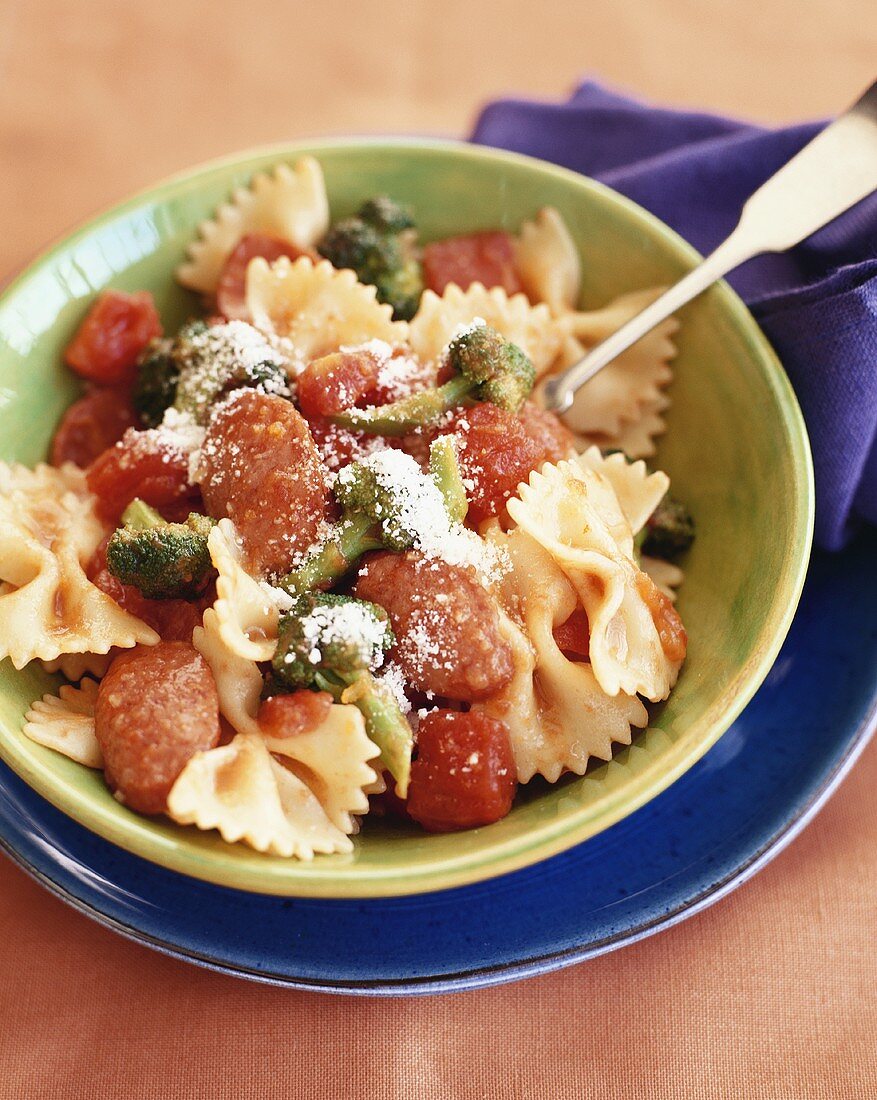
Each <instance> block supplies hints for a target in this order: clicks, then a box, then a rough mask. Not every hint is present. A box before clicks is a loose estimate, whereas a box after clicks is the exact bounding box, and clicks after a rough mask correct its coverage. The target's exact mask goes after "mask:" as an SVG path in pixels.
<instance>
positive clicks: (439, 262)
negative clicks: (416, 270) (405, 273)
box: [423, 231, 524, 294]
mask: <svg viewBox="0 0 877 1100" xmlns="http://www.w3.org/2000/svg"><path fill="white" fill-rule="evenodd" d="M423 279H424V282H425V283H426V285H427V287H429V289H430V290H434V291H435V293H436V294H441V293H442V292H443V291H444V289H445V287H446V286H447V285H448V284H449V283H456V284H457V286H459V287H461V288H462V289H463V290H465V289H466V288H467V287H468V286H469V285H470V284H471V283H483V284H484V286H486V287H492V286H499V287H502V289H503V290H504V291H505V292H506V293H507V294H517V293H519V292H520V291H522V290H523V289H524V287H523V284H522V283H521V280H520V277H519V276H518V272H517V269H516V267H515V246H514V241H513V239H512V237H511V236H510V235H509V234H508V233H503V232H499V231H495V232H487V233H470V234H467V235H466V236H463V237H448V238H446V239H445V240H443V241H434V242H433V243H432V244H428V245H426V247H425V248H424V250H423Z"/></svg>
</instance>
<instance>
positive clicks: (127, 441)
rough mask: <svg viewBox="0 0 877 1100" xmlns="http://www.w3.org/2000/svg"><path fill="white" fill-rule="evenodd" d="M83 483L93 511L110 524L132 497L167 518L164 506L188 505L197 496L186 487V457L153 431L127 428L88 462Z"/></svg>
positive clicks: (187, 479) (157, 432) (189, 486)
mask: <svg viewBox="0 0 877 1100" xmlns="http://www.w3.org/2000/svg"><path fill="white" fill-rule="evenodd" d="M86 480H87V482H88V487H89V489H90V490H91V491H92V492H93V493H94V495H95V496H96V497H97V498H98V502H97V510H98V511H99V512H100V513H101V515H102V516H104V518H105V519H108V520H112V521H115V520H117V519H118V517H119V516H120V515H121V514H122V512H123V511H124V510H125V508H126V507H127V506H128V505H129V504H130V503H131V501H132V500H133V499H134V498H135V497H140V499H141V500H145V501H146V503H147V504H151V505H152V506H153V508H157V509H158V510H159V511H161V512H163V513H164V514H165V515H166V518H170V516H169V515H168V514H167V512H166V511H165V509H166V507H167V506H168V505H172V504H175V503H177V502H179V501H186V500H188V501H189V502H191V501H192V498H193V497H194V496H195V495H196V493H197V490H196V489H193V487H192V486H191V485H190V484H189V456H188V455H187V454H186V453H185V452H184V451H181V450H179V449H178V448H176V447H174V446H173V445H172V444H169V443H168V441H167V439H166V437H165V436H164V435H163V434H162V432H161V431H160V430H158V429H155V428H152V429H149V430H148V431H143V432H138V431H135V430H134V429H133V428H129V429H128V431H126V432H125V434H124V435H123V436H122V438H121V439H120V440H119V442H118V443H116V444H115V445H114V446H112V447H108V448H107V450H105V451H104V452H103V453H102V454H100V455H98V457H97V458H96V459H95V460H94V462H92V464H91V466H89V468H88V474H87V476H86ZM185 510H186V511H188V510H189V509H185Z"/></svg>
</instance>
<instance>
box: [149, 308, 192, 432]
mask: <svg viewBox="0 0 877 1100" xmlns="http://www.w3.org/2000/svg"><path fill="white" fill-rule="evenodd" d="M205 327H206V326H205ZM174 343H175V341H173V340H168V339H166V338H165V337H160V338H159V339H157V340H153V341H152V342H151V343H150V345H149V346H148V347H147V349H146V351H145V352H144V353H143V355H142V357H141V359H140V362H139V364H138V366H137V381H136V382H135V383H134V389H133V391H132V394H131V401H132V403H133V405H134V409H135V411H136V412H137V415H138V416H139V417H140V421H141V423H142V424H143V426H144V427H146V428H156V427H158V425H159V424H160V423H161V421H162V418H163V417H164V414H165V410H166V409H168V408H170V406H171V405H173V403H174V398H175V397H176V393H177V381H178V380H179V377H180V364H179V363H178V362H177V360H176V358H175V357H174V354H173V348H174Z"/></svg>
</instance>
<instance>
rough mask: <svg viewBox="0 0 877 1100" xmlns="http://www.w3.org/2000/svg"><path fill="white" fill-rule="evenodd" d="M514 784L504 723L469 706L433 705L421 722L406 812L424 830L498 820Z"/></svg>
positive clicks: (509, 803) (439, 830) (511, 796)
mask: <svg viewBox="0 0 877 1100" xmlns="http://www.w3.org/2000/svg"><path fill="white" fill-rule="evenodd" d="M517 786H518V781H517V772H516V769H515V758H514V755H513V754H512V747H511V742H510V740H509V731H508V728H507V726H506V725H505V723H504V722H500V721H498V720H497V719H496V718H489V717H488V716H487V715H486V714H477V713H474V712H472V711H470V712H469V713H467V714H462V713H460V712H459V711H454V710H434V711H433V712H432V713H431V714H428V715H427V716H426V717H425V718H424V719H423V721H422V722H421V723H420V726H419V727H418V731H417V759H416V760H415V761H414V763H413V764H412V765H411V782H410V784H409V787H408V813H409V815H410V816H411V817H413V818H414V820H415V821H417V822H419V823H420V824H421V825H422V826H423V828H424V829H426V830H427V831H428V832H434V833H447V832H453V831H454V830H457V829H474V828H477V827H478V826H479V825H490V824H492V823H493V822H494V821H499V820H500V818H503V817H505V815H506V814H507V813H508V812H509V810H510V809H511V808H512V801H513V800H514V797H515V791H516V790H517Z"/></svg>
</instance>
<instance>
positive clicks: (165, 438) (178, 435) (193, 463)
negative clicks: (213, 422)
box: [155, 406, 207, 485]
mask: <svg viewBox="0 0 877 1100" xmlns="http://www.w3.org/2000/svg"><path fill="white" fill-rule="evenodd" d="M155 432H156V437H157V439H158V440H159V441H160V442H161V445H162V446H163V447H167V448H168V449H169V450H172V451H176V452H178V453H179V454H183V455H188V456H189V484H190V485H194V484H196V481H197V474H198V463H199V461H200V458H201V446H202V444H203V443H204V437H205V436H206V435H207V430H206V428H202V427H201V425H200V424H197V423H196V422H195V418H194V417H193V416H192V415H191V414H190V413H185V412H180V411H179V410H178V409H175V408H174V407H173V406H171V407H170V408H169V409H165V411H164V417H163V419H162V422H161V424H159V426H158V427H157V428H156V429H155Z"/></svg>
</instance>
